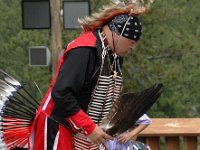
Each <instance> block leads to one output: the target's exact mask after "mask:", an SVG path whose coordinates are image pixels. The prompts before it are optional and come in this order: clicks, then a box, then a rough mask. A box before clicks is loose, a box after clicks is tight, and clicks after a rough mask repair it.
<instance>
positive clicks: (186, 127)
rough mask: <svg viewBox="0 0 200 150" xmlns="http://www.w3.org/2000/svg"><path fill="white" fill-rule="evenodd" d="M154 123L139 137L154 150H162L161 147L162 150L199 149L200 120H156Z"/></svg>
mask: <svg viewBox="0 0 200 150" xmlns="http://www.w3.org/2000/svg"><path fill="white" fill-rule="evenodd" d="M152 121H153V123H152V124H151V125H150V126H149V127H148V128H146V129H145V130H144V131H142V132H141V134H140V135H139V137H138V140H139V141H142V142H143V143H146V144H148V145H149V146H150V147H151V149H152V150H161V147H162V150H197V149H198V136H200V118H154V119H152ZM161 139H163V140H162V144H161ZM161 145H162V146H161Z"/></svg>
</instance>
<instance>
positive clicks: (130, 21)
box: [108, 14, 142, 41]
mask: <svg viewBox="0 0 200 150" xmlns="http://www.w3.org/2000/svg"><path fill="white" fill-rule="evenodd" d="M108 27H109V28H110V30H111V31H113V32H116V33H117V34H119V35H122V36H123V37H125V38H128V39H131V40H134V41H138V40H139V39H140V36H141V35H142V26H141V22H140V20H139V19H138V18H137V17H135V16H129V15H126V14H122V15H119V16H116V17H114V18H113V19H112V20H111V21H110V22H108Z"/></svg>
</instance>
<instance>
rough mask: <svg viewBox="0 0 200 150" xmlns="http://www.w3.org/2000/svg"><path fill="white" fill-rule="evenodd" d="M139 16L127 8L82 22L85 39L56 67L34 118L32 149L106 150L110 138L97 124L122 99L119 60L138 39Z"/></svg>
mask: <svg viewBox="0 0 200 150" xmlns="http://www.w3.org/2000/svg"><path fill="white" fill-rule="evenodd" d="M139 14H141V11H140V12H133V8H132V5H128V6H124V7H113V8H110V9H105V10H104V11H102V12H101V13H100V14H99V15H98V16H97V15H96V16H94V17H92V18H90V19H87V18H86V19H85V20H82V21H80V23H81V24H82V27H83V30H84V32H85V33H83V34H82V35H80V36H79V37H78V38H76V39H75V40H74V41H72V42H71V43H70V44H69V45H68V46H67V48H66V50H65V52H64V54H63V56H62V57H61V59H60V61H59V64H58V69H57V72H56V75H55V77H54V79H53V81H52V83H51V85H50V88H49V89H48V91H47V93H46V95H45V97H44V99H43V101H42V104H41V106H40V107H39V109H38V111H37V114H36V116H35V120H34V124H33V129H32V133H31V136H30V140H29V148H30V149H35V150H38V149H40V150H42V149H44V150H45V149H48V150H52V149H55V150H70V149H83V150H84V149H105V147H104V146H103V145H102V144H103V143H105V142H106V141H107V140H110V139H112V137H111V136H110V135H108V134H107V133H106V132H104V131H103V130H102V129H101V127H100V126H99V123H100V122H101V119H102V118H103V117H104V116H105V115H106V114H108V112H109V110H110V108H111V106H112V104H113V103H114V102H115V101H116V100H117V99H118V97H119V95H120V92H121V85H122V73H121V67H122V60H123V59H122V57H123V56H126V55H128V54H129V53H130V52H132V51H133V50H134V48H135V46H136V43H137V41H138V40H139V39H140V36H141V33H142V26H141V22H140V20H139V18H138V17H137V15H139Z"/></svg>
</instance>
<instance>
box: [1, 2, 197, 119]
mask: <svg viewBox="0 0 200 150" xmlns="http://www.w3.org/2000/svg"><path fill="white" fill-rule="evenodd" d="M107 3H108V0H92V1H91V11H92V12H95V11H97V10H98V9H99V8H100V7H101V6H102V5H105V4H107ZM199 7H200V2H199V0H178V1H173V0H168V1H163V0H156V1H155V3H154V4H153V5H152V7H151V10H150V12H149V13H147V14H146V15H144V16H142V17H141V19H142V22H143V26H144V27H143V37H142V40H141V41H139V42H138V45H137V48H136V53H132V54H131V55H130V56H128V57H126V58H125V62H124V65H123V76H124V88H123V92H127V91H138V90H142V89H144V88H147V87H149V86H150V85H152V84H154V83H157V82H162V83H163V84H164V89H163V94H162V96H161V98H160V99H159V101H158V102H157V103H156V104H155V105H154V106H153V107H152V108H151V110H150V111H149V115H150V116H151V117H196V116H199V112H200V105H199V103H198V101H199V98H200V93H199V92H198V90H199V87H200V81H199V76H200V69H199V66H200V61H199V56H200V43H199V38H200V17H199ZM191 8H192V9H191ZM0 20H1V22H0V45H1V47H0V56H1V59H0V69H3V70H5V71H6V72H8V73H10V74H12V75H13V76H15V77H16V78H17V79H19V80H20V81H22V82H33V80H34V81H35V82H36V83H37V84H38V86H39V87H40V88H41V90H42V93H43V94H44V93H45V91H46V90H47V88H48V86H49V83H50V81H51V78H52V72H51V66H50V67H30V66H29V65H28V48H29V47H31V46H40V45H45V46H47V47H49V49H51V48H50V47H51V35H50V31H49V30H23V29H22V25H21V22H22V21H21V1H20V0H1V1H0ZM80 33H81V30H80V29H78V30H64V29H63V30H62V41H63V42H62V43H63V48H65V47H66V46H67V44H68V43H69V42H70V41H71V40H73V39H74V38H75V37H77V36H78V35H79V34H80ZM36 93H37V92H36ZM36 96H37V97H38V98H40V97H39V94H38V95H36Z"/></svg>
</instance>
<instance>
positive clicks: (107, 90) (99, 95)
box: [74, 30, 122, 150]
mask: <svg viewBox="0 0 200 150" xmlns="http://www.w3.org/2000/svg"><path fill="white" fill-rule="evenodd" d="M99 36H100V39H101V43H102V49H103V50H102V54H101V67H100V73H99V78H98V81H97V84H96V86H95V88H94V91H93V93H92V96H91V101H90V103H89V105H88V111H87V114H88V116H89V117H90V118H91V119H92V120H93V121H94V123H96V124H99V123H101V120H102V118H103V117H104V116H105V115H106V114H108V113H109V111H110V108H111V106H112V104H113V102H115V101H116V100H117V99H118V97H119V95H120V92H121V87H122V77H121V69H120V64H119V59H118V58H117V55H116V54H115V53H111V54H110V52H111V50H110V48H109V46H108V45H106V44H105V43H106V40H107V39H106V36H105V34H104V33H103V32H100V30H99ZM111 59H112V60H111ZM74 149H75V150H88V149H89V150H99V149H105V148H104V146H102V145H100V146H99V145H96V144H93V143H91V141H90V140H89V139H88V138H87V137H86V136H85V135H83V134H82V133H78V134H76V135H74Z"/></svg>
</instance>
